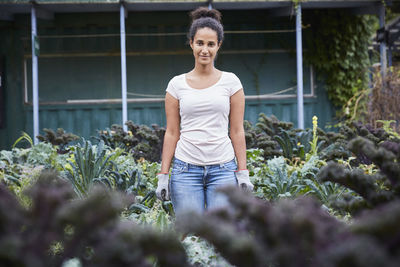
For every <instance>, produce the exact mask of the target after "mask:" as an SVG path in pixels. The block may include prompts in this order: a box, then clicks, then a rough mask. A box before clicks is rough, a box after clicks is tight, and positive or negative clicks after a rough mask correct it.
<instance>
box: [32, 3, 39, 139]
mask: <svg viewBox="0 0 400 267" xmlns="http://www.w3.org/2000/svg"><path fill="white" fill-rule="evenodd" d="M31 38H32V104H33V140H34V144H35V145H36V144H37V143H38V142H39V140H38V139H37V138H36V136H38V135H39V82H38V81H39V76H38V57H37V52H38V51H39V47H38V45H39V40H38V38H37V29H36V9H35V5H32V8H31Z"/></svg>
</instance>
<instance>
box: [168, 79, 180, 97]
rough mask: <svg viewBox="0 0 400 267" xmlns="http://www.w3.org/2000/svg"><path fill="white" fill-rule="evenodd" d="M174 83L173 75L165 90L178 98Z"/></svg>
mask: <svg viewBox="0 0 400 267" xmlns="http://www.w3.org/2000/svg"><path fill="white" fill-rule="evenodd" d="M174 83H175V77H174V78H172V79H171V80H170V81H169V83H168V86H167V89H166V90H165V91H167V92H168V93H169V94H170V95H172V96H173V97H174V98H175V99H179V97H178V92H177V91H176V89H175V87H174Z"/></svg>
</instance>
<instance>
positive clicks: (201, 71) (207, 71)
mask: <svg viewBox="0 0 400 267" xmlns="http://www.w3.org/2000/svg"><path fill="white" fill-rule="evenodd" d="M216 70H217V69H216V68H215V67H214V64H210V65H201V64H195V66H194V69H193V70H192V72H193V74H196V75H200V76H207V75H211V74H213V73H214V72H215V71H216Z"/></svg>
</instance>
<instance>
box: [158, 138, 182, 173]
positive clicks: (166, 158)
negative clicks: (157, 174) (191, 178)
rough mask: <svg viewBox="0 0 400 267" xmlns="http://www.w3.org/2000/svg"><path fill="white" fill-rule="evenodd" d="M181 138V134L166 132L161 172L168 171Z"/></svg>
mask: <svg viewBox="0 0 400 267" xmlns="http://www.w3.org/2000/svg"><path fill="white" fill-rule="evenodd" d="M178 140H179V135H177V134H173V133H170V132H168V131H166V132H165V135H164V144H163V151H162V156H161V159H162V161H161V173H168V172H169V168H170V166H171V161H172V158H173V157H174V153H175V148H176V143H177V142H178Z"/></svg>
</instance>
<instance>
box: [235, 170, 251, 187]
mask: <svg viewBox="0 0 400 267" xmlns="http://www.w3.org/2000/svg"><path fill="white" fill-rule="evenodd" d="M236 179H237V181H238V184H239V187H240V188H242V189H243V190H244V191H248V192H251V191H253V188H254V185H253V184H252V183H251V182H250V176H249V170H239V171H236Z"/></svg>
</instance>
